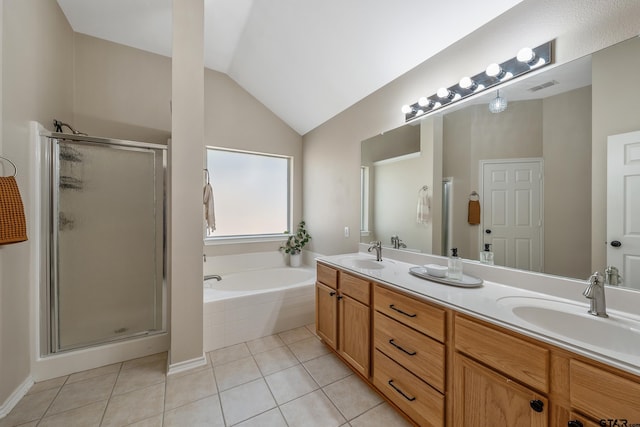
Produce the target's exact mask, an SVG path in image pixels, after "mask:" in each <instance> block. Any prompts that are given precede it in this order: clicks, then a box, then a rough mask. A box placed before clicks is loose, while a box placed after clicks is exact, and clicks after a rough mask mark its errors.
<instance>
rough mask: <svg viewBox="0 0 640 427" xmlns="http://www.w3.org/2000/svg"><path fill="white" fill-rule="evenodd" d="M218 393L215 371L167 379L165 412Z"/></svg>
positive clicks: (209, 370)
mask: <svg viewBox="0 0 640 427" xmlns="http://www.w3.org/2000/svg"><path fill="white" fill-rule="evenodd" d="M217 392H218V389H217V387H216V380H215V379H214V377H213V370H212V369H211V368H209V369H208V370H206V371H200V370H198V371H196V372H193V373H191V374H189V375H181V376H179V377H173V376H170V377H169V378H167V388H166V391H165V393H166V396H165V401H164V405H165V408H164V409H165V411H168V410H170V409H174V408H177V407H178V406H182V405H184V404H187V403H190V402H195V401H197V400H201V399H203V398H205V397H208V396H211V395H214V394H216V393H217Z"/></svg>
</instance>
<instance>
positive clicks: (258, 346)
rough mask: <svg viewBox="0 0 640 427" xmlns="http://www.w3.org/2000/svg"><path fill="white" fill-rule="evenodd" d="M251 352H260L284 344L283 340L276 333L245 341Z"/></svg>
mask: <svg viewBox="0 0 640 427" xmlns="http://www.w3.org/2000/svg"><path fill="white" fill-rule="evenodd" d="M247 346H248V347H249V351H250V352H251V354H256V353H262V352H263V351H267V350H272V349H274V348H278V347H282V346H284V342H283V341H282V339H280V337H279V336H278V335H270V336H268V337H263V338H258V339H256V340H252V341H249V342H248V343H247Z"/></svg>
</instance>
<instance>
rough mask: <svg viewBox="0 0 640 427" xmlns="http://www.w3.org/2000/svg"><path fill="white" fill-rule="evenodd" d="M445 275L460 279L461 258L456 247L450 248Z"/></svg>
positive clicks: (452, 278)
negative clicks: (447, 268) (447, 269)
mask: <svg viewBox="0 0 640 427" xmlns="http://www.w3.org/2000/svg"><path fill="white" fill-rule="evenodd" d="M447 277H448V278H449V279H451V280H462V260H461V259H460V257H459V256H458V248H451V256H450V257H449V271H448V272H447Z"/></svg>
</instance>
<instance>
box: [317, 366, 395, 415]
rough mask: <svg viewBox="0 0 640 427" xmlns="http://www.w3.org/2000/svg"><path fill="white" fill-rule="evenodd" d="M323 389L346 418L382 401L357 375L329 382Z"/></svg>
mask: <svg viewBox="0 0 640 427" xmlns="http://www.w3.org/2000/svg"><path fill="white" fill-rule="evenodd" d="M323 390H324V392H325V393H326V395H327V396H329V399H331V401H332V402H333V404H334V405H336V407H337V408H338V409H339V410H340V412H342V415H344V417H345V418H346V419H347V420H351V419H353V418H355V417H357V416H358V415H360V414H362V413H364V412H366V411H368V410H369V409H371V408H373V407H375V406H377V405H379V404H380V403H382V398H381V397H380V396H379V395H378V394H377V393H376V392H374V391H373V390H372V389H371V388H370V387H369V386H368V385H367V384H365V382H364V381H363V380H361V379H360V377H358V376H357V375H351V376H348V377H346V378H344V379H341V380H339V381H336V382H334V383H333V384H329V385H328V386H326V387H324V388H323Z"/></svg>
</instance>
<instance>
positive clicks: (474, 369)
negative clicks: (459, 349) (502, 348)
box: [453, 354, 549, 427]
mask: <svg viewBox="0 0 640 427" xmlns="http://www.w3.org/2000/svg"><path fill="white" fill-rule="evenodd" d="M455 357H456V360H455V372H454V390H453V392H454V393H455V394H454V425H455V426H458V427H486V426H509V427H546V426H547V425H548V424H549V415H548V413H549V410H548V407H549V405H548V402H547V399H546V398H545V397H544V396H542V395H540V394H538V393H535V392H534V391H532V390H529V389H528V388H526V387H523V386H521V385H519V384H517V383H515V382H514V381H512V380H510V379H508V378H506V377H504V376H502V375H500V374H497V373H496V372H494V371H492V370H490V369H488V368H486V367H484V366H482V365H480V364H478V363H476V362H473V361H472V360H471V359H468V358H466V357H464V356H461V355H459V354H457V355H456V356H455ZM534 407H536V409H539V410H540V411H539V412H538V411H537V410H536V409H534Z"/></svg>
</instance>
